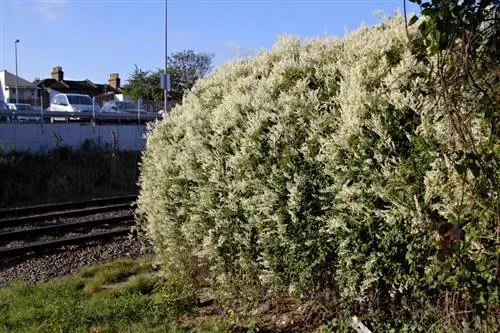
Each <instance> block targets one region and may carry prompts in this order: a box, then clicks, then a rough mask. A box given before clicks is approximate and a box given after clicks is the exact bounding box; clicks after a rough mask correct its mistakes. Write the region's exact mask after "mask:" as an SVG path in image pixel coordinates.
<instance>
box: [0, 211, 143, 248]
mask: <svg viewBox="0 0 500 333" xmlns="http://www.w3.org/2000/svg"><path fill="white" fill-rule="evenodd" d="M133 221H134V215H124V216H117V217H111V218H106V219H99V220H93V221H83V222H76V223H65V224H54V225H49V226H45V227H37V228H30V229H24V230H15V231H8V232H2V233H0V241H3V242H5V241H12V240H15V239H20V238H24V237H32V236H40V235H46V234H49V233H59V232H63V231H69V230H78V229H81V228H93V227H96V226H100V225H105V224H116V223H120V222H133Z"/></svg>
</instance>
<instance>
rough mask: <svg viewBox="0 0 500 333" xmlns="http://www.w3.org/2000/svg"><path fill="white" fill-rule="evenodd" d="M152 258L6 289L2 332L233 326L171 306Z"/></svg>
mask: <svg viewBox="0 0 500 333" xmlns="http://www.w3.org/2000/svg"><path fill="white" fill-rule="evenodd" d="M152 272H153V266H152V265H151V263H150V262H149V261H148V260H147V259H141V260H119V261H115V262H112V263H108V264H104V265H98V266H92V267H86V268H83V269H82V270H80V271H79V272H78V273H77V274H75V275H73V276H70V277H66V278H59V279H54V280H51V281H49V282H46V283H41V284H37V285H31V284H27V283H24V282H16V283H14V284H12V285H11V286H10V287H8V288H4V289H0V332H1V333H7V332H8V333H21V332H23V333H35V332H36V333H52V332H54V333H56V332H58V333H59V332H64V333H73V332H74V333H127V332H130V333H132V332H134V333H135V332H141V333H142V332H144V333H153V332H154V333H160V332H230V331H232V330H231V324H230V322H229V321H228V320H226V319H224V318H215V319H213V320H210V321H208V322H207V321H202V322H198V323H197V324H195V325H190V324H189V323H188V324H186V323H187V322H189V321H190V316H192V314H195V313H196V310H195V306H194V304H190V305H189V304H184V307H188V306H190V307H191V308H192V310H189V311H187V312H186V313H189V315H186V313H184V314H181V315H172V313H174V312H175V311H171V309H167V308H166V307H165V304H163V302H162V299H163V298H162V297H163V295H162V294H161V291H159V289H158V282H159V281H160V279H161V277H159V275H157V274H156V275H155V274H148V273H152Z"/></svg>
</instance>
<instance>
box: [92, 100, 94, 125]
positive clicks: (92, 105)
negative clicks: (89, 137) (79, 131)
mask: <svg viewBox="0 0 500 333" xmlns="http://www.w3.org/2000/svg"><path fill="white" fill-rule="evenodd" d="M92 126H94V127H95V96H92Z"/></svg>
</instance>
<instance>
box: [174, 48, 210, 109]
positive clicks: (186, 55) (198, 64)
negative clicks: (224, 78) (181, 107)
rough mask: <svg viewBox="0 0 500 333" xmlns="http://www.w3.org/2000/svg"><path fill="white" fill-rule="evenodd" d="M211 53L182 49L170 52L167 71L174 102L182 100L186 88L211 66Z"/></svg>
mask: <svg viewBox="0 0 500 333" xmlns="http://www.w3.org/2000/svg"><path fill="white" fill-rule="evenodd" d="M212 60H213V55H212V54H207V53H196V52H194V51H193V50H184V51H181V52H177V53H172V54H171V55H169V56H168V58H167V71H168V73H169V74H170V82H171V92H170V97H171V99H172V100H173V101H175V102H176V103H180V102H181V101H182V96H183V95H184V92H185V91H186V90H189V89H191V88H192V87H193V86H194V84H195V83H196V81H198V80H199V79H200V78H202V77H204V76H205V75H206V74H208V72H209V71H210V69H211V68H212Z"/></svg>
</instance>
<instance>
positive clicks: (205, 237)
mask: <svg viewBox="0 0 500 333" xmlns="http://www.w3.org/2000/svg"><path fill="white" fill-rule="evenodd" d="M409 33H410V36H411V37H412V38H413V37H415V38H418V30H417V28H416V27H414V26H412V27H410V29H409ZM429 61H432V59H429ZM426 73H427V69H426V67H425V66H424V65H423V63H422V62H421V61H419V59H418V52H417V50H416V48H415V46H414V44H412V43H409V42H408V35H407V34H406V31H405V27H404V23H403V22H402V19H401V18H400V17H396V18H394V19H390V20H384V21H383V22H382V23H381V24H379V25H377V26H374V27H363V28H360V29H359V30H357V31H355V32H353V33H350V34H348V35H347V36H346V37H344V38H343V39H337V38H322V39H310V40H307V41H305V42H301V41H300V40H299V39H297V38H294V37H288V36H286V37H282V38H280V39H279V40H278V42H277V44H276V45H275V46H274V47H273V49H272V50H270V51H263V52H261V53H260V54H259V55H257V56H255V57H253V58H248V59H241V60H237V61H232V62H229V63H227V64H224V65H222V66H221V67H220V68H218V69H217V70H216V71H215V72H214V73H213V74H212V75H210V76H208V77H207V78H204V79H202V80H200V81H199V82H198V83H197V84H196V85H195V87H194V88H193V90H192V91H191V92H190V93H188V94H187V95H186V96H185V98H184V100H183V104H182V105H179V106H178V107H176V108H175V110H173V112H172V113H171V114H170V115H168V116H167V117H166V119H165V120H164V121H162V122H160V123H158V124H156V125H155V126H154V127H153V128H152V129H151V131H150V133H149V135H148V139H147V147H146V150H145V152H144V154H143V160H142V163H141V171H142V175H141V179H140V185H141V193H140V197H139V215H140V217H141V219H140V221H141V222H140V228H141V230H142V231H143V232H144V233H145V235H146V236H147V237H148V238H150V239H151V241H152V242H153V244H154V245H155V247H156V250H157V252H158V254H159V257H160V258H162V261H163V265H164V269H165V271H166V272H167V273H169V274H173V275H176V276H178V277H179V276H181V277H185V278H186V281H188V279H189V277H190V276H193V274H194V273H195V272H196V270H197V269H198V267H199V266H198V265H201V264H203V265H207V264H208V265H209V267H210V271H211V274H212V277H213V278H214V280H215V281H219V282H220V283H221V285H224V284H227V285H231V286H235V287H237V288H240V289H242V288H243V289H244V288H247V287H248V286H253V287H255V286H265V287H267V288H272V289H275V290H286V291H289V292H291V293H293V294H294V295H302V296H305V297H312V296H315V295H318V294H319V293H321V292H322V291H324V290H334V291H335V293H336V294H337V296H338V298H339V299H340V309H341V311H342V313H343V314H346V315H348V316H350V315H354V314H357V315H358V316H361V317H362V318H363V320H364V321H366V322H368V323H372V325H374V327H377V326H376V325H377V324H376V323H379V324H378V325H384V320H388V321H387V322H385V325H388V326H390V327H400V328H402V327H404V326H405V325H414V324H415V323H417V322H420V323H424V326H425V324H429V323H431V322H432V321H433V320H435V319H436V318H439V317H440V316H443V313H442V312H441V310H443V305H442V304H443V302H442V301H443V299H444V297H447V295H448V294H446V293H447V292H448V290H450V288H455V289H453V290H455V291H457V290H458V291H457V294H456V295H457V296H456V297H457V300H458V299H459V300H460V302H461V301H464V302H466V303H467V302H469V303H467V304H473V305H474V306H475V305H477V304H480V305H481V306H483V310H484V309H488V307H489V306H491V304H494V303H492V302H495V300H496V301H498V293H496V294H495V293H494V292H493V293H491V292H490V291H491V290H493V289H488V288H490V286H491V281H492V274H491V273H492V270H494V245H493V243H494V242H493V243H492V238H493V236H492V228H494V226H493V225H494V224H493V222H492V213H491V210H490V209H489V208H491V207H486V208H485V209H480V208H479V207H478V206H477V205H476V204H475V203H477V200H476V201H475V199H474V198H475V197H474V194H473V193H472V192H471V191H469V190H468V189H467V188H465V187H464V186H463V179H462V177H461V175H460V173H459V172H457V171H456V168H455V164H454V160H453V159H452V157H451V156H452V153H453V150H454V149H455V147H456V145H455V143H454V141H453V135H452V133H451V131H450V123H449V121H448V120H447V118H446V116H445V115H444V114H443V112H442V111H440V108H439V105H440V103H443V102H442V101H440V100H438V99H437V98H436V97H435V96H436V94H435V93H434V92H435V91H436V89H439V85H435V84H434V85H430V84H429V81H428V79H427V76H426ZM460 93H463V94H464V96H466V95H467V94H468V92H466V91H464V92H460ZM464 103H465V102H464ZM464 105H465V104H464ZM457 107H461V106H457ZM476 121H477V126H475V127H474V129H475V131H476V134H477V136H478V138H481V137H482V136H481V135H482V133H483V132H484V126H483V125H484V124H481V119H479V118H478V119H476ZM484 137H485V138H486V136H484ZM468 177H472V178H473V177H474V176H473V175H468ZM485 202H486V205H487V200H486V201H485ZM464 216H468V220H464ZM441 221H448V222H450V223H459V224H460V225H461V226H462V227H463V228H464V229H465V232H466V234H467V237H466V239H465V241H464V242H461V243H460V246H459V248H457V249H456V251H458V252H457V253H465V254H466V255H467V258H468V260H469V261H468V262H469V263H473V264H474V265H475V266H474V270H472V269H471V268H470V267H465V266H464V265H461V264H460V263H461V262H462V263H463V260H462V261H460V260H459V259H460V257H459V256H458V255H457V256H455V257H456V258H458V259H456V258H455V257H453V256H450V258H444V260H443V261H440V260H438V259H437V257H436V255H435V254H436V250H437V245H436V239H437V235H438V234H437V231H436V230H437V228H438V225H439V223H440V222H441ZM469 222H470V223H469ZM454 258H455V259H454ZM492 260H493V261H492ZM471 272H473V273H471ZM464 281H469V282H464ZM470 281H472V282H470ZM469 284H477V285H478V287H477V288H476V289H475V294H474V296H471V295H470V294H469V293H468V291H469V289H467V288H468V286H469ZM484 286H485V287H484ZM462 287H463V288H465V289H463V288H462ZM483 287H484V288H483ZM461 288H462V289H461ZM454 295H455V294H454ZM485 295H487V296H485ZM457 302H458V301H457ZM467 309H468V308H467ZM474 311H476V308H474V309H473V311H472V312H474ZM478 311H479V310H478ZM437 313H440V314H437ZM346 318H347V316H346ZM412 323H413V324H412ZM482 324H483V323H480V324H478V325H482ZM378 327H382V326H378ZM422 327H423V326H422ZM478 327H479V326H478Z"/></svg>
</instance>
